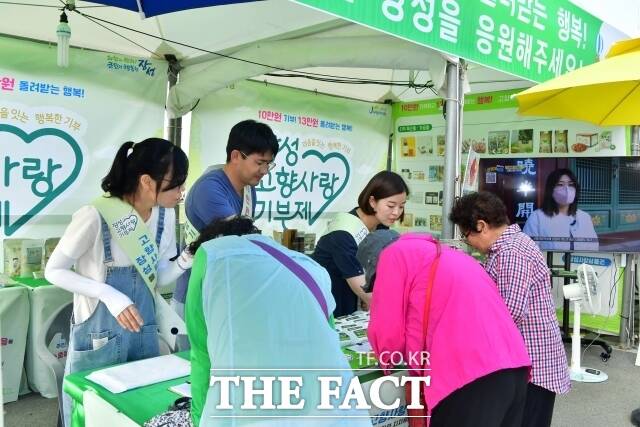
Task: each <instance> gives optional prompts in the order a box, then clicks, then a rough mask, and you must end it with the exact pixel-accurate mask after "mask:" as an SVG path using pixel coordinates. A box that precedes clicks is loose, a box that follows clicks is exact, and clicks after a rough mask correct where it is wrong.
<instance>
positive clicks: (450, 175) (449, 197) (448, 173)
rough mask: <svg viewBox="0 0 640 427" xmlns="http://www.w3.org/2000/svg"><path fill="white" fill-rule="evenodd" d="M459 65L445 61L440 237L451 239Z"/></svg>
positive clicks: (457, 136)
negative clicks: (445, 92) (442, 186)
mask: <svg viewBox="0 0 640 427" xmlns="http://www.w3.org/2000/svg"><path fill="white" fill-rule="evenodd" d="M459 81H460V70H459V65H458V64H454V63H453V62H448V63H447V98H446V100H445V109H446V130H445V152H444V192H443V195H442V234H441V236H440V237H441V238H442V239H453V235H454V227H453V223H452V222H451V221H450V220H449V212H451V208H453V202H454V200H455V195H456V170H457V168H458V167H459V166H456V162H457V163H459V162H458V155H457V153H458V146H459V140H458V138H459V120H460V115H459V114H458V113H459V110H458V108H459V105H460V103H459V99H460V98H459Z"/></svg>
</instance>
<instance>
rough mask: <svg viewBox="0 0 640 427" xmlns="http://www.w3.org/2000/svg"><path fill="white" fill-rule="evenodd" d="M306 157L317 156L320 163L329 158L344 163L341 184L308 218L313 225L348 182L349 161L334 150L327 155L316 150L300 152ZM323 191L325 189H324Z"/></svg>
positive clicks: (349, 173) (349, 172)
mask: <svg viewBox="0 0 640 427" xmlns="http://www.w3.org/2000/svg"><path fill="white" fill-rule="evenodd" d="M307 157H317V158H318V159H319V160H320V161H321V162H322V163H327V162H328V161H329V160H331V159H338V160H340V161H341V162H342V164H344V168H345V171H346V173H345V177H344V179H343V180H342V184H341V185H340V187H338V189H337V190H335V191H332V194H331V196H329V197H328V198H327V201H326V202H325V203H324V204H322V206H320V208H319V209H318V211H317V212H316V214H315V215H313V216H312V217H311V218H310V219H309V225H313V223H314V222H316V220H317V219H318V218H320V215H322V214H323V213H324V211H325V210H326V209H327V208H328V207H329V205H330V204H331V203H333V201H334V200H336V199H337V198H338V196H339V195H340V194H341V193H342V190H344V189H345V187H346V186H347V183H348V182H349V176H350V175H351V170H350V168H349V162H347V159H346V158H345V157H344V156H343V155H342V154H340V153H335V152H334V153H329V154H327V155H323V154H322V153H320V152H319V151H317V150H309V151H305V152H304V153H303V154H302V158H303V159H305V158H307ZM324 191H326V189H325V190H324Z"/></svg>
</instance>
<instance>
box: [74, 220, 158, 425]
mask: <svg viewBox="0 0 640 427" xmlns="http://www.w3.org/2000/svg"><path fill="white" fill-rule="evenodd" d="M158 213H159V215H158V228H157V230H156V245H157V247H158V248H159V247H160V239H161V238H162V232H163V230H164V213H165V212H164V208H160V210H159V212H158ZM100 222H101V230H102V242H103V246H104V263H105V265H106V267H107V274H106V279H105V283H107V284H108V285H110V286H112V287H114V288H115V289H117V290H118V291H120V292H122V293H123V294H125V295H126V296H128V297H129V299H131V301H133V304H134V305H135V307H136V309H137V310H138V312H139V313H140V316H142V319H143V321H144V326H142V327H141V328H140V332H129V331H127V330H126V329H124V328H122V326H120V324H119V323H118V321H117V320H116V318H115V317H113V315H112V314H111V313H110V312H109V310H108V309H107V306H106V305H105V304H104V303H103V302H102V301H100V302H99V303H98V306H97V307H96V309H95V311H94V312H93V313H92V314H91V316H90V317H89V318H88V319H87V320H85V321H84V322H82V323H76V324H74V323H73V322H71V332H70V334H69V336H70V341H69V353H68V355H67V364H66V366H65V374H69V373H74V372H78V371H84V370H87V369H98V368H104V367H107V366H110V365H114V364H118V363H124V362H131V361H134V360H140V359H146V358H149V357H155V356H158V355H159V347H158V327H157V324H156V317H155V303H154V298H153V295H152V294H151V292H150V291H149V287H148V286H147V284H146V283H145V281H144V279H143V278H142V276H141V275H140V273H138V271H137V270H136V268H135V267H134V266H133V265H132V266H129V267H112V266H111V264H112V263H113V257H112V255H111V232H110V231H109V226H108V225H107V223H106V222H105V220H104V218H102V216H100ZM94 346H96V347H98V348H97V349H94ZM71 409H72V406H71V398H70V397H69V396H68V395H67V394H66V393H64V395H63V413H64V421H65V425H66V426H67V427H70V426H71V423H70V418H71Z"/></svg>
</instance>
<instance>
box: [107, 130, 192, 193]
mask: <svg viewBox="0 0 640 427" xmlns="http://www.w3.org/2000/svg"><path fill="white" fill-rule="evenodd" d="M188 170H189V159H188V158H187V155H186V154H185V153H184V151H182V150H181V149H180V148H179V147H176V146H175V145H173V144H172V143H171V142H169V141H167V140H166V139H161V138H147V139H145V140H144V141H141V142H139V143H134V142H132V141H127V142H125V143H124V144H122V145H121V146H120V148H119V149H118V152H117V153H116V157H115V158H114V159H113V163H112V165H111V169H110V170H109V173H107V175H106V176H105V177H104V178H103V179H102V186H101V187H102V190H103V191H105V192H106V193H109V194H110V195H111V196H112V197H118V198H120V199H122V198H123V196H125V195H129V194H133V193H135V192H136V190H137V189H138V183H139V182H140V177H141V176H142V175H149V176H150V177H151V178H152V179H153V180H154V181H155V182H156V183H157V184H158V185H157V192H158V193H159V192H160V188H161V183H162V180H163V179H164V177H165V176H166V175H167V173H168V172H169V171H171V172H172V174H171V182H170V183H169V185H168V186H166V188H164V191H166V190H171V189H173V188H176V187H179V186H181V185H182V184H184V182H185V181H186V180H187V172H188Z"/></svg>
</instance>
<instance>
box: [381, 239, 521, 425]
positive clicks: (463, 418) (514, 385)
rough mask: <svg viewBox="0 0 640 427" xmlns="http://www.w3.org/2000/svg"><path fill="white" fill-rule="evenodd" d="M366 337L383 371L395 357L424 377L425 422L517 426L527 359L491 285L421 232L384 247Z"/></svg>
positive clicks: (467, 260)
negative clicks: (426, 378) (428, 417)
mask: <svg viewBox="0 0 640 427" xmlns="http://www.w3.org/2000/svg"><path fill="white" fill-rule="evenodd" d="M428 284H429V285H430V286H431V291H430V292H428ZM429 293H430V295H429ZM427 300H430V301H429V302H428V303H427ZM427 306H428V307H427ZM426 307H427V308H426ZM425 310H428V316H427V319H428V320H427V321H426V322H423V319H424V313H425ZM423 323H426V325H427V328H426V332H425V331H424V329H423ZM369 341H370V342H371V345H372V347H373V349H374V351H375V353H376V356H377V357H378V360H379V361H380V365H381V366H382V368H383V369H385V371H386V372H388V370H389V369H390V368H392V367H393V365H392V361H395V362H396V363H397V360H398V359H399V357H398V356H399V355H402V360H404V361H405V362H406V363H405V364H406V365H408V366H409V368H410V372H411V374H412V375H420V376H426V375H430V376H431V382H430V385H429V386H426V387H425V388H424V399H425V402H426V406H427V408H428V412H429V414H430V415H431V422H430V425H431V427H438V426H457V427H459V426H462V427H464V426H469V427H470V426H483V427H494V426H495V427H507V426H519V425H520V424H521V421H522V413H523V410H524V403H525V398H526V391H527V383H528V381H529V372H530V367H531V361H530V360H529V356H528V355H527V349H526V347H525V344H524V340H523V339H522V336H521V335H520V332H519V331H518V329H517V328H516V326H515V324H514V323H513V320H512V319H511V316H510V314H509V311H508V310H507V307H506V306H505V305H504V302H503V300H502V298H501V297H500V294H499V293H498V290H497V288H496V285H495V284H494V283H493V281H492V280H491V279H490V278H489V276H488V275H487V273H486V272H485V271H484V269H483V268H482V266H481V265H480V264H479V263H478V262H477V261H476V260H474V259H473V258H471V257H470V256H468V255H466V254H465V253H463V252H461V251H458V250H455V249H452V248H449V247H447V246H445V245H441V244H440V243H439V242H437V241H436V240H435V239H434V238H433V237H431V236H430V235H427V234H406V235H404V236H402V237H400V238H399V239H398V240H397V241H395V242H394V243H392V244H391V245H390V246H388V247H387V248H386V249H384V250H383V251H382V253H381V255H380V258H379V260H378V263H377V270H376V282H375V287H374V290H373V299H372V304H371V320H370V323H369Z"/></svg>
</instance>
